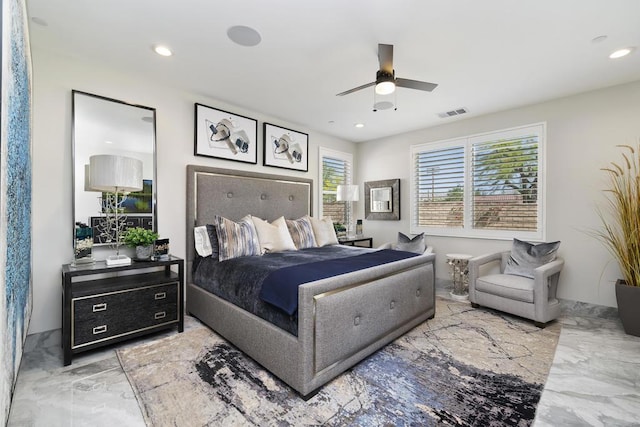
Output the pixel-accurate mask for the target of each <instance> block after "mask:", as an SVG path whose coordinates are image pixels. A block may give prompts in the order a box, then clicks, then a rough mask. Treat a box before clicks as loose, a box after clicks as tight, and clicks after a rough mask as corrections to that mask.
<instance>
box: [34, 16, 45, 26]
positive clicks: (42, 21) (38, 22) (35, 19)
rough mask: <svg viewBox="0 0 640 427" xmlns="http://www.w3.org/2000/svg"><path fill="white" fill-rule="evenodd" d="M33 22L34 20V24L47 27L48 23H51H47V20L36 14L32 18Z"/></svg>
mask: <svg viewBox="0 0 640 427" xmlns="http://www.w3.org/2000/svg"><path fill="white" fill-rule="evenodd" d="M31 22H33V23H34V24H38V25H40V26H43V27H46V26H47V25H49V24H48V23H47V21H45V20H44V19H42V18H38V17H37V16H34V17H33V18H31Z"/></svg>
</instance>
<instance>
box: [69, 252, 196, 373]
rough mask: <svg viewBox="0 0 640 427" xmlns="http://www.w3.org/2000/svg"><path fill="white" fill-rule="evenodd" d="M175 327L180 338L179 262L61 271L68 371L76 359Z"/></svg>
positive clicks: (181, 276) (181, 295) (174, 259)
mask: <svg viewBox="0 0 640 427" xmlns="http://www.w3.org/2000/svg"><path fill="white" fill-rule="evenodd" d="M172 267H175V268H176V269H177V271H174V270H172ZM91 276H95V277H94V278H91ZM175 326H178V332H182V331H183V330H184V260H182V259H181V258H178V257H174V256H171V257H170V258H169V259H168V260H163V261H146V262H132V263H131V264H130V265H120V266H110V267H108V266H107V265H106V264H105V263H104V261H102V262H96V263H95V264H92V265H79V266H73V265H72V264H65V265H63V266H62V348H63V351H64V364H65V366H66V365H69V364H71V360H72V357H73V355H74V354H77V353H80V352H83V351H87V350H92V349H94V348H97V347H102V346H105V345H108V344H113V343H115V342H118V341H122V340H125V339H129V338H133V337H138V336H141V335H145V334H148V333H151V332H156V331H158V330H161V329H167V328H173V327H175Z"/></svg>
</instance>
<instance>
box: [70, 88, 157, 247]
mask: <svg viewBox="0 0 640 427" xmlns="http://www.w3.org/2000/svg"><path fill="white" fill-rule="evenodd" d="M76 96H87V97H91V98H95V99H96V100H102V101H106V102H114V103H117V104H120V105H124V106H130V107H134V108H139V109H142V110H147V113H148V114H150V115H151V117H152V118H153V123H152V135H151V136H152V139H153V143H152V147H151V148H152V151H151V154H152V156H153V178H152V179H153V186H152V195H151V220H152V229H153V231H155V232H157V231H158V209H157V187H158V174H157V132H156V109H155V108H153V107H147V106H145V105H139V104H133V103H130V102H125V101H121V100H119V99H114V98H109V97H106V96H102V95H96V94H93V93H88V92H83V91H80V90H76V89H72V90H71V161H72V165H73V168H72V171H71V183H72V186H71V188H72V189H73V197H72V211H73V223H72V229H75V223H76V222H78V218H77V212H76V190H77V186H76V169H77V167H78V166H77V165H76V162H77V158H76V145H77V143H78V142H77V141H76V124H77V122H76V120H77V117H76V113H77V111H76V109H77V106H76ZM97 154H99V153H97ZM98 214H99V209H98V206H96V216H97V215H98ZM130 215H136V216H139V215H140V214H130ZM142 216H148V215H142ZM85 221H86V220H82V219H80V222H85ZM88 225H90V224H88ZM71 240H72V244H73V245H74V246H75V238H74V236H73V233H72V239H71ZM109 245H110V243H94V244H93V246H94V247H96V246H100V247H102V246H109Z"/></svg>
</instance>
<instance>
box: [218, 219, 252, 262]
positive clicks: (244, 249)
mask: <svg viewBox="0 0 640 427" xmlns="http://www.w3.org/2000/svg"><path fill="white" fill-rule="evenodd" d="M213 225H214V226H215V227H216V235H217V236H218V250H219V255H218V260H219V261H225V260H228V259H232V258H237V257H241V256H251V255H260V243H259V241H258V233H256V229H255V227H254V226H253V221H251V217H250V216H245V217H244V218H242V219H241V220H240V221H238V222H233V221H231V220H230V219H227V218H224V217H221V216H216V217H215V218H214V220H213Z"/></svg>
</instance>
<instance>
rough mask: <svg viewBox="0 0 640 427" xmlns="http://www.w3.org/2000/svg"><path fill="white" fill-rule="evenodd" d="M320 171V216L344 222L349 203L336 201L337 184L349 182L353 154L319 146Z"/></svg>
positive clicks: (349, 207) (347, 215)
mask: <svg viewBox="0 0 640 427" xmlns="http://www.w3.org/2000/svg"><path fill="white" fill-rule="evenodd" d="M320 162H321V164H320V171H321V173H322V192H321V193H322V196H321V197H322V200H321V203H320V206H321V209H322V211H321V213H320V214H321V216H326V217H330V218H331V219H332V220H333V221H334V222H339V223H342V224H345V223H346V222H347V220H348V217H349V214H350V212H348V209H351V206H350V205H351V204H350V203H346V202H338V201H336V194H337V192H336V189H337V187H338V185H342V184H351V182H352V168H353V165H352V163H353V156H352V155H351V154H350V153H343V152H340V151H334V150H329V149H326V148H320Z"/></svg>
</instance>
